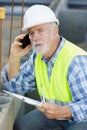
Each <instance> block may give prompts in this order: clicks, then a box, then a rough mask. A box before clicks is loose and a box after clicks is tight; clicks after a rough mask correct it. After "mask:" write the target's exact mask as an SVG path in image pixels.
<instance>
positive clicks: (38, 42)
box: [33, 40, 45, 46]
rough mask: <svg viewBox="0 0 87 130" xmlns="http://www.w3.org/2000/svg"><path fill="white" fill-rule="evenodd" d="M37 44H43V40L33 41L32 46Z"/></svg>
mask: <svg viewBox="0 0 87 130" xmlns="http://www.w3.org/2000/svg"><path fill="white" fill-rule="evenodd" d="M39 44H45V42H43V41H41V40H38V41H34V42H33V46H36V45H39Z"/></svg>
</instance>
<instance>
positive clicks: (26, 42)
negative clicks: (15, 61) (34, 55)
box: [20, 34, 31, 49]
mask: <svg viewBox="0 0 87 130" xmlns="http://www.w3.org/2000/svg"><path fill="white" fill-rule="evenodd" d="M20 42H21V43H22V48H23V49H24V48H25V47H26V46H28V45H29V44H31V42H30V39H29V34H26V35H25V37H24V38H23V39H21V40H20Z"/></svg>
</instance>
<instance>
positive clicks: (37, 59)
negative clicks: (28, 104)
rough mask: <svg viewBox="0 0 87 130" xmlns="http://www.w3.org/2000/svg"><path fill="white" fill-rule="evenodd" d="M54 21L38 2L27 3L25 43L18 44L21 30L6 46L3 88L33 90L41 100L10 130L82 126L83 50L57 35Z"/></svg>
mask: <svg viewBox="0 0 87 130" xmlns="http://www.w3.org/2000/svg"><path fill="white" fill-rule="evenodd" d="M58 26H59V21H58V19H57V18H56V17H55V15H54V13H53V11H52V10H51V9H50V8H48V7H46V6H44V5H34V6H32V7H30V8H29V9H28V10H27V11H26V13H25V15H24V25H23V30H27V32H28V34H29V38H30V41H31V44H30V45H28V46H27V47H26V48H25V49H23V48H22V47H21V45H22V43H21V42H20V40H21V39H23V38H24V36H25V34H21V35H19V36H17V37H16V38H15V41H14V43H13V44H12V46H11V52H10V57H9V63H8V69H7V70H3V72H2V78H3V83H4V84H5V85H6V87H7V88H8V90H9V91H12V92H15V93H27V92H29V91H33V90H35V89H36V86H37V89H38V93H39V95H40V97H41V98H42V89H43V91H44V96H45V99H44V101H42V105H41V107H36V109H35V110H33V111H31V112H29V113H28V114H26V115H24V116H23V117H21V118H20V119H19V120H17V121H16V122H15V124H14V130H53V129H54V130H83V129H84V130H86V129H87V53H86V52H85V51H84V50H82V49H80V48H79V47H77V46H76V45H74V44H72V43H71V42H69V41H67V40H66V39H64V38H63V37H62V36H60V35H59V28H58ZM31 47H33V54H32V55H31V57H30V58H29V60H28V61H27V62H25V63H24V64H23V65H22V66H21V67H20V59H21V58H22V57H23V56H24V55H25V54H27V53H28V52H29V50H30V48H31Z"/></svg>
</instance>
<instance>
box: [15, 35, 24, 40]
mask: <svg viewBox="0 0 87 130" xmlns="http://www.w3.org/2000/svg"><path fill="white" fill-rule="evenodd" d="M25 35H26V34H20V35H19V36H17V37H16V38H15V41H20V40H21V39H23V38H24V36H25Z"/></svg>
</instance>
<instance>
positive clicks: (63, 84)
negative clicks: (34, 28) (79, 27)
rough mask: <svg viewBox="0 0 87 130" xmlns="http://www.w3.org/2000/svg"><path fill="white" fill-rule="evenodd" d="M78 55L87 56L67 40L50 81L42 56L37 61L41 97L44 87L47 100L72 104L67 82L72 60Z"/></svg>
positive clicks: (56, 61) (38, 56) (36, 70)
mask: <svg viewBox="0 0 87 130" xmlns="http://www.w3.org/2000/svg"><path fill="white" fill-rule="evenodd" d="M77 55H87V53H86V52H85V51H84V50H82V49H81V48H79V47H77V46H76V45H74V44H72V43H70V42H69V41H67V40H66V42H65V44H64V47H63V48H62V50H61V52H60V53H59V55H58V56H57V58H56V60H55V63H54V66H53V69H52V74H51V77H50V80H49V79H48V74H47V65H46V64H45V62H44V61H43V60H41V58H42V56H41V55H40V54H38V55H37V57H36V60H35V74H36V83H37V88H38V92H39V95H40V96H42V87H41V85H42V86H43V89H44V95H45V98H47V99H50V100H58V101H62V102H71V101H72V94H71V92H70V87H69V84H68V82H67V73H68V68H69V65H70V63H71V61H72V59H73V58H74V57H75V56H77Z"/></svg>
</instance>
